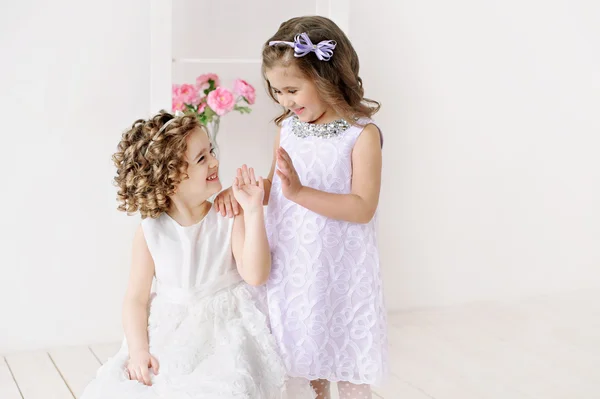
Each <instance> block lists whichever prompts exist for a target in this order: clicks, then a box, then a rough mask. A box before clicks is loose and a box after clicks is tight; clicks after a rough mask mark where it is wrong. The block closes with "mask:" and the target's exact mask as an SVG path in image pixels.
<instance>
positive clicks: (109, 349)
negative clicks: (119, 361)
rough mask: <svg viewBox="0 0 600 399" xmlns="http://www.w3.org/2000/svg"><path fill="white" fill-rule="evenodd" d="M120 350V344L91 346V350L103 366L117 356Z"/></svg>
mask: <svg viewBox="0 0 600 399" xmlns="http://www.w3.org/2000/svg"><path fill="white" fill-rule="evenodd" d="M119 348H121V343H120V342H112V343H107V344H96V345H90V350H91V351H92V353H94V355H96V357H97V358H98V360H99V361H100V362H101V363H102V364H104V363H106V361H107V360H108V359H110V358H111V357H113V356H114V355H116V354H117V352H118V351H119Z"/></svg>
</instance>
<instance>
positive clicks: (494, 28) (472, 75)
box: [350, 0, 600, 309]
mask: <svg viewBox="0 0 600 399" xmlns="http://www.w3.org/2000/svg"><path fill="white" fill-rule="evenodd" d="M599 4H600V3H598V2H596V1H592V0H588V1H584V0H576V1H571V0H569V1H567V0H551V1H544V2H542V1H535V0H519V1H517V0H508V1H502V2H497V1H494V2H492V1H487V2H481V1H475V0H458V1H452V2H448V1H441V0H439V1H432V0H429V1H398V2H396V1H394V2H392V1H385V0H374V1H368V2H364V1H362V0H352V1H351V12H350V37H351V39H352V41H353V43H354V44H355V46H356V48H357V51H358V53H359V55H360V56H361V65H362V76H363V79H364V82H365V86H366V89H367V94H368V95H370V96H371V97H373V98H375V99H378V100H380V101H381V102H382V103H383V108H382V111H381V113H380V114H379V115H378V117H377V119H378V121H379V122H380V123H381V125H382V126H383V128H384V134H385V138H386V143H385V148H384V155H385V161H384V182H383V195H382V201H381V214H382V216H383V217H382V218H381V233H382V234H381V238H382V242H381V251H382V260H383V263H384V274H385V277H386V279H385V281H386V283H387V284H386V287H387V297H388V305H389V307H390V308H391V309H398V308H411V307H420V306H436V305H452V304H457V303H463V302H469V301H479V300H495V299H501V300H512V299H516V298H519V297H523V296H529V295H539V294H545V293H551V292H557V291H562V290H575V289H583V288H591V287H600V245H599V243H600V202H599V200H600V183H599V182H600V156H598V154H599V153H600V134H599V133H600V119H599V118H598V112H599V111H598V110H599V109H600V5H599Z"/></svg>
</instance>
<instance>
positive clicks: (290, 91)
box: [288, 90, 298, 94]
mask: <svg viewBox="0 0 600 399" xmlns="http://www.w3.org/2000/svg"><path fill="white" fill-rule="evenodd" d="M297 91H298V90H288V93H290V94H294V93H296V92H297Z"/></svg>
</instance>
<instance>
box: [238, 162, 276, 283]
mask: <svg viewBox="0 0 600 399" xmlns="http://www.w3.org/2000/svg"><path fill="white" fill-rule="evenodd" d="M232 189H233V193H234V195H235V197H236V199H237V201H238V202H239V204H240V205H241V207H242V209H243V211H242V212H240V214H239V215H238V216H236V217H235V220H234V222H233V232H232V237H231V247H232V251H233V257H234V258H235V261H236V263H237V268H238V271H239V273H240V275H241V276H242V278H243V279H244V280H245V281H246V282H247V283H248V284H250V285H254V286H259V285H262V284H264V283H266V281H267V279H268V278H269V274H270V273H271V251H270V249H269V242H268V240H267V232H266V229H265V220H264V211H263V205H262V204H263V197H264V183H263V179H262V178H260V177H259V178H258V182H257V181H256V179H255V177H254V170H253V169H252V168H250V170H248V168H247V167H246V165H244V166H243V167H242V169H238V173H237V177H236V181H235V182H234V184H233V186H232Z"/></svg>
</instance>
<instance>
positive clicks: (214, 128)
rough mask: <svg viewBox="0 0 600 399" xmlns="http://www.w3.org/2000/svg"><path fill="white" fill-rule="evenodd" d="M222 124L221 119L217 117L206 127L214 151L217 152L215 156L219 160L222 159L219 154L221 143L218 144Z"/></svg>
mask: <svg viewBox="0 0 600 399" xmlns="http://www.w3.org/2000/svg"><path fill="white" fill-rule="evenodd" d="M220 122H221V118H219V117H215V118H214V119H213V120H212V121H211V122H209V123H208V124H207V126H206V128H207V129H208V135H209V137H210V141H211V143H212V145H213V149H214V151H215V156H216V157H217V159H218V158H219V157H220V155H221V154H220V152H219V143H218V142H217V135H218V134H219V124H220Z"/></svg>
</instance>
